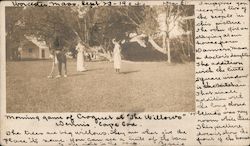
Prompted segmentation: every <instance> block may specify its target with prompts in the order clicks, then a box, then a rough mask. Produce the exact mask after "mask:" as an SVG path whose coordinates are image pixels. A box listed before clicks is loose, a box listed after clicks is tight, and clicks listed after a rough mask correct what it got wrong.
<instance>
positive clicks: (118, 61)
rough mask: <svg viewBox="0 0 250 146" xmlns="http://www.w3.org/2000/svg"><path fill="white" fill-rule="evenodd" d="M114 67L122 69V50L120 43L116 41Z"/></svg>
mask: <svg viewBox="0 0 250 146" xmlns="http://www.w3.org/2000/svg"><path fill="white" fill-rule="evenodd" d="M114 44H115V47H114V68H115V69H121V61H122V59H121V50H120V45H119V44H118V43H114Z"/></svg>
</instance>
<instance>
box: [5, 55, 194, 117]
mask: <svg viewBox="0 0 250 146" xmlns="http://www.w3.org/2000/svg"><path fill="white" fill-rule="evenodd" d="M86 64H87V68H88V71H86V72H81V73H78V72H76V62H75V61H74V60H70V61H69V62H68V77H67V78H60V79H48V78H47V75H48V74H49V72H50V69H51V62H50V61H49V60H45V61H21V62H7V64H6V65H7V69H6V79H7V83H6V90H7V92H6V94H7V97H6V102H7V106H6V108H7V112H11V113H13V112H14V113H21V112H28V113H30V112H190V111H194V110H195V95H194V68H195V67H194V63H185V64H168V63H166V62H128V61H124V62H123V63H122V72H121V73H120V74H116V73H115V72H114V70H113V64H112V63H110V62H87V63H86Z"/></svg>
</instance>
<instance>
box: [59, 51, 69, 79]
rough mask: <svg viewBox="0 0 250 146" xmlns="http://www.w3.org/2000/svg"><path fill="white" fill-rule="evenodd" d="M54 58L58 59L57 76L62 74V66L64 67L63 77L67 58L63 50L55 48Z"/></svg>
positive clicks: (65, 71)
mask: <svg viewBox="0 0 250 146" xmlns="http://www.w3.org/2000/svg"><path fill="white" fill-rule="evenodd" d="M56 58H57V61H58V72H59V75H58V76H57V78H59V77H61V76H62V68H64V77H67V58H66V55H65V52H64V51H61V50H56Z"/></svg>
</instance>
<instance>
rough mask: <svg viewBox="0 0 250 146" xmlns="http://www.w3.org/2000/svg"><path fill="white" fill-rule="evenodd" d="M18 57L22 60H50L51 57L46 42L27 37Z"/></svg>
mask: <svg viewBox="0 0 250 146" xmlns="http://www.w3.org/2000/svg"><path fill="white" fill-rule="evenodd" d="M18 56H19V57H18V58H20V59H48V58H49V57H50V52H49V47H48V46H47V45H46V43H45V41H38V40H37V39H36V38H34V37H26V39H25V40H23V41H22V42H21V45H20V46H19V48H18Z"/></svg>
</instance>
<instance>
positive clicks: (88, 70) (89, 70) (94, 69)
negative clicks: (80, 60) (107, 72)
mask: <svg viewBox="0 0 250 146" xmlns="http://www.w3.org/2000/svg"><path fill="white" fill-rule="evenodd" d="M96 70H103V68H93V69H87V70H86V71H84V72H91V71H96Z"/></svg>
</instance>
